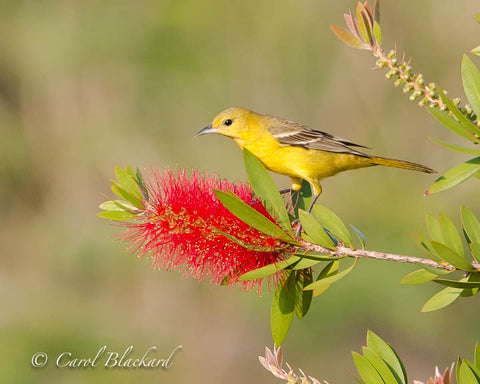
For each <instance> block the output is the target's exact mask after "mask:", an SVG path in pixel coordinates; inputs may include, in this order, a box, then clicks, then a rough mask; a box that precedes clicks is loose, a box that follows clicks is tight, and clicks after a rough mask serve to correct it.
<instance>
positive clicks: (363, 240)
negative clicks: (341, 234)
mask: <svg viewBox="0 0 480 384" xmlns="http://www.w3.org/2000/svg"><path fill="white" fill-rule="evenodd" d="M350 227H352V229H353V230H354V231H355V234H356V235H357V238H358V240H359V241H360V245H361V246H362V249H365V245H366V244H367V238H366V237H365V235H364V234H363V233H362V232H360V230H359V229H358V228H357V227H355V226H354V225H353V224H350Z"/></svg>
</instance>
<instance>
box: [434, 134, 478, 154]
mask: <svg viewBox="0 0 480 384" xmlns="http://www.w3.org/2000/svg"><path fill="white" fill-rule="evenodd" d="M430 140H431V141H433V142H434V143H437V144H438V145H441V146H442V147H445V148H448V149H451V150H452V151H456V152H460V153H466V154H468V155H473V156H480V150H479V149H475V148H467V147H461V146H458V145H453V144H450V143H447V142H446V141H442V140H438V139H434V138H430Z"/></svg>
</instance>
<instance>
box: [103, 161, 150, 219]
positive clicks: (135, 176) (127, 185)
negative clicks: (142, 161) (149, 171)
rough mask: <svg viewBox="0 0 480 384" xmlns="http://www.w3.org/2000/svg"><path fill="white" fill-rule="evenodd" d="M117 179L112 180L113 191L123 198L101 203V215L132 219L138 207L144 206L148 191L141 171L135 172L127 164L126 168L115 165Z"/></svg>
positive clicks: (107, 217)
mask: <svg viewBox="0 0 480 384" xmlns="http://www.w3.org/2000/svg"><path fill="white" fill-rule="evenodd" d="M115 176H116V178H117V180H111V182H112V187H111V189H112V192H113V193H115V194H116V195H117V196H118V197H120V198H122V199H123V200H109V201H105V202H103V203H102V204H100V206H99V208H100V209H102V210H103V212H100V213H99V214H98V216H99V217H101V218H103V219H107V220H115V221H125V220H131V219H132V218H134V217H135V215H136V214H137V211H138V209H142V208H143V197H144V193H145V192H144V191H146V189H145V186H144V183H143V179H142V178H141V174H140V172H139V171H138V170H137V172H136V173H135V172H134V171H133V169H132V168H131V167H130V166H129V165H127V167H126V169H123V168H120V167H115Z"/></svg>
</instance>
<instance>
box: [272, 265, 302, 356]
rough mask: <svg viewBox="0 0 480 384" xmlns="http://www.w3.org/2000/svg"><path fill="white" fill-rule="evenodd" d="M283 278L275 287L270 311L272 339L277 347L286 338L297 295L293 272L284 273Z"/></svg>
mask: <svg viewBox="0 0 480 384" xmlns="http://www.w3.org/2000/svg"><path fill="white" fill-rule="evenodd" d="M284 278H285V279H286V280H285V281H284V283H282V282H281V281H280V282H279V283H278V285H277V289H276V291H275V296H274V297H273V301H272V309H271V319H270V320H271V327H272V338H273V342H274V343H275V344H276V345H277V346H280V345H282V343H283V341H284V340H285V338H286V337H287V333H288V330H289V328H290V325H291V323H292V319H293V312H294V309H295V296H296V293H297V291H296V289H295V284H296V282H295V272H292V271H289V272H286V273H285V275H284Z"/></svg>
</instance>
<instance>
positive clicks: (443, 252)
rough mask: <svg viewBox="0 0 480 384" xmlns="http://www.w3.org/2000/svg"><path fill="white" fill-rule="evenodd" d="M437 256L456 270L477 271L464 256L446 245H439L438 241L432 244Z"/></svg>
mask: <svg viewBox="0 0 480 384" xmlns="http://www.w3.org/2000/svg"><path fill="white" fill-rule="evenodd" d="M431 244H432V246H433V248H434V249H435V251H437V254H438V255H439V256H440V257H441V258H442V259H443V260H445V261H446V262H447V263H449V264H452V265H453V266H454V267H455V268H457V269H460V270H462V271H474V270H475V269H474V268H473V267H472V264H470V263H469V262H468V261H467V260H466V259H465V256H464V255H459V254H458V253H456V252H455V251H454V250H452V249H451V248H450V247H448V246H446V245H445V244H442V243H438V242H436V241H432V242H431Z"/></svg>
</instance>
